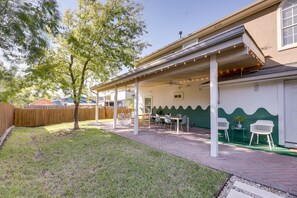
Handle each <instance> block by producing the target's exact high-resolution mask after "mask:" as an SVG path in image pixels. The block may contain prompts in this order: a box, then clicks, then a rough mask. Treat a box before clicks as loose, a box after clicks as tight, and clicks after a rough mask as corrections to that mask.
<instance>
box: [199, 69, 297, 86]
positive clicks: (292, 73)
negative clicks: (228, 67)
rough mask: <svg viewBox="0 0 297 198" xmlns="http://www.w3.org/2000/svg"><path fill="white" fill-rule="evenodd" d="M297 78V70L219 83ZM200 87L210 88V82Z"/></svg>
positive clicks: (230, 83) (225, 84) (244, 82)
mask: <svg viewBox="0 0 297 198" xmlns="http://www.w3.org/2000/svg"><path fill="white" fill-rule="evenodd" d="M295 78H297V70H296V71H288V72H281V73H277V74H267V75H262V76H255V77H245V78H240V79H235V80H228V81H223V82H219V85H221V86H232V85H234V84H236V85H238V84H248V83H255V82H265V81H272V80H289V79H295ZM200 88H209V84H205V85H201V86H200Z"/></svg>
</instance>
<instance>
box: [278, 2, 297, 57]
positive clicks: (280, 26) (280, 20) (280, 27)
mask: <svg viewBox="0 0 297 198" xmlns="http://www.w3.org/2000/svg"><path fill="white" fill-rule="evenodd" d="M287 1H288V0H283V1H282V2H281V3H280V5H279V6H278V8H277V49H278V51H282V50H287V49H291V48H294V47H297V42H296V43H292V44H289V45H286V46H283V18H282V7H283V6H284V4H285V3H286V2H287Z"/></svg>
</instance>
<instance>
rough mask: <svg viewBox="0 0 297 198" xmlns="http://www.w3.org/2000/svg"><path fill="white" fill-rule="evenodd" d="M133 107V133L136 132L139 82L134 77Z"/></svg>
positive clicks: (135, 133)
mask: <svg viewBox="0 0 297 198" xmlns="http://www.w3.org/2000/svg"><path fill="white" fill-rule="evenodd" d="M134 95H135V99H134V108H135V115H134V135H137V134H138V107H139V82H138V80H137V79H135V89H134Z"/></svg>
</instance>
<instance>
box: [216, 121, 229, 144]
mask: <svg viewBox="0 0 297 198" xmlns="http://www.w3.org/2000/svg"><path fill="white" fill-rule="evenodd" d="M228 129H229V122H228V120H227V119H226V118H218V130H224V131H225V138H226V139H227V140H228V142H230V139H229V134H228Z"/></svg>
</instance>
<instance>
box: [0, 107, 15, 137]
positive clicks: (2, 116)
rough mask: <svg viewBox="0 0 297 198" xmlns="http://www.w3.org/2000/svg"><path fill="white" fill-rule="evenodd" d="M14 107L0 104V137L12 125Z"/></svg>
mask: <svg viewBox="0 0 297 198" xmlns="http://www.w3.org/2000/svg"><path fill="white" fill-rule="evenodd" d="M13 118H14V106H12V105H11V104H5V103H2V102H0V137H1V136H2V135H3V133H4V132H5V131H6V129H8V128H9V127H10V126H12V125H13Z"/></svg>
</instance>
